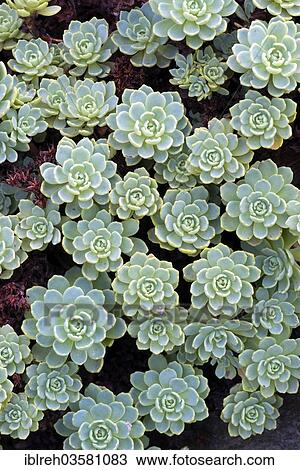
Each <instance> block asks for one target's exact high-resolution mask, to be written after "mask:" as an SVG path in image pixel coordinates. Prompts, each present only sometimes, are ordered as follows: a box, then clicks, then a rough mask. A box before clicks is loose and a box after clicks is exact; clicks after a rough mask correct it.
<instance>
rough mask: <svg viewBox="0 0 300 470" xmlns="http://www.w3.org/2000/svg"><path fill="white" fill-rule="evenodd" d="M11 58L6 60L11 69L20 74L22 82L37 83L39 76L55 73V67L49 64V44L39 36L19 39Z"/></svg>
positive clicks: (51, 55) (56, 70) (50, 56)
mask: <svg viewBox="0 0 300 470" xmlns="http://www.w3.org/2000/svg"><path fill="white" fill-rule="evenodd" d="M12 54H13V56H14V58H13V59H10V60H9V61H8V65H9V67H10V69H11V70H13V71H14V72H17V73H19V74H21V77H22V80H24V82H33V83H34V85H38V83H39V78H40V77H44V76H45V75H55V74H56V73H57V72H58V69H57V67H55V66H54V65H51V63H52V59H53V54H52V53H51V52H50V49H49V45H48V43H47V42H46V41H43V40H42V39H40V38H37V39H30V41H27V40H25V39H20V40H19V41H18V43H17V45H16V47H15V48H14V49H13V51H12Z"/></svg>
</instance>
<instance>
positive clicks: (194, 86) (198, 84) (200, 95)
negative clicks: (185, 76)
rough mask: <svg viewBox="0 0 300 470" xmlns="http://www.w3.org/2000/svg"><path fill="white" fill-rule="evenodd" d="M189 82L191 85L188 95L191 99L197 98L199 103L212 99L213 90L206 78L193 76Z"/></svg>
mask: <svg viewBox="0 0 300 470" xmlns="http://www.w3.org/2000/svg"><path fill="white" fill-rule="evenodd" d="M189 81H190V85H189V93H188V94H189V96H190V97H191V98H197V99H198V101H202V100H205V99H206V98H209V97H211V90H210V88H209V86H208V84H207V82H206V80H205V78H203V77H197V76H195V75H192V76H191V77H190V79H189Z"/></svg>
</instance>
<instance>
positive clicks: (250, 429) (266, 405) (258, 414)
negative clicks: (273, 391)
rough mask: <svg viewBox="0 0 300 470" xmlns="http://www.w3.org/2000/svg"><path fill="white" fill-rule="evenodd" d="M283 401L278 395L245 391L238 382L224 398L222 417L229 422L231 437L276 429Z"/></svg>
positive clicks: (254, 434)
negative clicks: (266, 395)
mask: <svg viewBox="0 0 300 470" xmlns="http://www.w3.org/2000/svg"><path fill="white" fill-rule="evenodd" d="M282 403H283V400H282V398H281V397H279V396H278V395H273V396H272V397H268V398H266V397H264V396H263V395H262V394H261V393H260V392H252V393H249V392H245V391H244V390H243V388H242V386H241V384H237V385H235V386H234V387H232V388H231V389H230V395H228V396H227V397H226V398H225V399H224V402H223V410H222V413H221V419H222V420H223V421H224V422H225V423H228V432H229V435H230V436H231V437H241V438H242V439H249V437H251V436H256V435H258V434H262V433H263V432H264V430H265V429H268V430H272V429H276V426H277V419H278V418H279V411H278V409H279V408H280V407H281V406H282Z"/></svg>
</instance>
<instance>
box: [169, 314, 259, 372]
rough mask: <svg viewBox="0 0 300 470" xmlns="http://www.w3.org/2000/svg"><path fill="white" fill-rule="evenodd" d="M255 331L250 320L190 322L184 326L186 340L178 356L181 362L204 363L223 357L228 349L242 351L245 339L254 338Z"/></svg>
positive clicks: (236, 351)
mask: <svg viewBox="0 0 300 470" xmlns="http://www.w3.org/2000/svg"><path fill="white" fill-rule="evenodd" d="M255 333H256V330H255V328H254V327H253V325H252V324H251V323H250V322H247V321H241V320H223V321H220V320H217V319H212V320H209V321H208V322H206V323H200V322H195V323H189V324H188V325H187V326H186V327H185V328H184V334H185V335H186V340H185V343H184V346H182V347H181V351H180V352H181V354H179V356H178V358H180V362H191V363H196V362H197V361H199V362H197V363H199V364H203V363H205V362H208V361H209V360H210V359H221V358H222V357H224V356H226V354H227V353H228V351H232V352H234V353H240V352H242V351H243V350H244V343H243V339H244V338H247V337H248V338H252V337H253V336H255ZM183 359H185V360H183Z"/></svg>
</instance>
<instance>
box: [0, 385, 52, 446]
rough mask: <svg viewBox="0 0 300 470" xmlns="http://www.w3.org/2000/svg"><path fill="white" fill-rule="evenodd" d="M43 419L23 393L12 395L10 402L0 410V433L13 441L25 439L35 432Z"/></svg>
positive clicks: (41, 413)
mask: <svg viewBox="0 0 300 470" xmlns="http://www.w3.org/2000/svg"><path fill="white" fill-rule="evenodd" d="M43 417H44V414H43V412H42V411H40V410H39V409H38V408H37V407H36V406H35V405H33V404H32V403H31V402H30V401H29V400H28V398H27V396H26V394H25V393H19V394H16V393H13V394H12V397H11V399H10V402H9V403H8V404H7V405H6V406H4V407H3V408H1V409H0V433H1V434H3V435H10V437H12V438H14V439H26V438H27V437H28V436H29V433H30V432H34V431H37V430H38V428H39V421H41V420H42V419H43Z"/></svg>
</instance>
